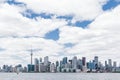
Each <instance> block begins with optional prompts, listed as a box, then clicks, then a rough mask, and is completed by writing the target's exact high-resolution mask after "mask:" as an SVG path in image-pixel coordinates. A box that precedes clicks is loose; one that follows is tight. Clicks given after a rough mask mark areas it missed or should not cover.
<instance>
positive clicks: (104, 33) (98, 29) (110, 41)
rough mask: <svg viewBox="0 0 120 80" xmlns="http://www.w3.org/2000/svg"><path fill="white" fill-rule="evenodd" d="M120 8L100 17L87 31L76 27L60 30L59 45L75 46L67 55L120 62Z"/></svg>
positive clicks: (69, 49) (68, 49)
mask: <svg viewBox="0 0 120 80" xmlns="http://www.w3.org/2000/svg"><path fill="white" fill-rule="evenodd" d="M119 13H120V6H117V7H116V8H115V9H113V10H110V11H107V12H104V13H103V14H101V15H100V16H98V17H97V18H96V19H95V20H94V21H93V22H92V23H91V24H90V25H89V26H88V28H87V29H82V28H78V27H74V26H65V27H62V28H60V39H59V41H58V42H59V43H61V44H66V43H72V44H75V46H73V47H67V48H65V51H66V54H68V55H78V56H86V57H88V58H92V57H93V56H95V55H98V56H100V58H101V60H106V59H108V58H112V59H113V60H116V61H119V62H120V59H119V58H118V56H119V57H120V55H119V50H120V47H119V46H120V44H119V43H120V37H119V36H120V32H119V31H120V23H119V21H120V14H119Z"/></svg>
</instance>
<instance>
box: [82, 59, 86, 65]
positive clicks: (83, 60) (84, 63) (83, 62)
mask: <svg viewBox="0 0 120 80" xmlns="http://www.w3.org/2000/svg"><path fill="white" fill-rule="evenodd" d="M82 64H83V66H86V57H82Z"/></svg>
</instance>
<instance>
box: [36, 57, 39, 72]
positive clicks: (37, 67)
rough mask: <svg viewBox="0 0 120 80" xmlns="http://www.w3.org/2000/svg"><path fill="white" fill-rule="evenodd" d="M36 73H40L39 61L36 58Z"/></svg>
mask: <svg viewBox="0 0 120 80" xmlns="http://www.w3.org/2000/svg"><path fill="white" fill-rule="evenodd" d="M35 72H39V60H38V59H37V58H35Z"/></svg>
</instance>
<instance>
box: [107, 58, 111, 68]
mask: <svg viewBox="0 0 120 80" xmlns="http://www.w3.org/2000/svg"><path fill="white" fill-rule="evenodd" d="M108 66H109V67H112V60H111V59H108Z"/></svg>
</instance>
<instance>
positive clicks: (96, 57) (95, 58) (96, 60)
mask: <svg viewBox="0 0 120 80" xmlns="http://www.w3.org/2000/svg"><path fill="white" fill-rule="evenodd" d="M94 61H95V63H96V64H98V56H95V57H94Z"/></svg>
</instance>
